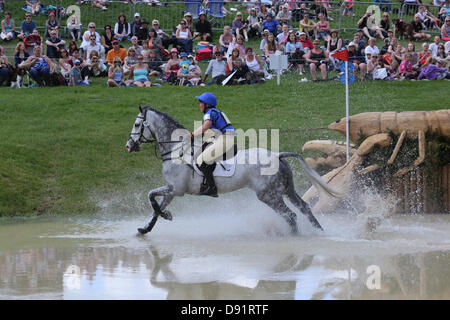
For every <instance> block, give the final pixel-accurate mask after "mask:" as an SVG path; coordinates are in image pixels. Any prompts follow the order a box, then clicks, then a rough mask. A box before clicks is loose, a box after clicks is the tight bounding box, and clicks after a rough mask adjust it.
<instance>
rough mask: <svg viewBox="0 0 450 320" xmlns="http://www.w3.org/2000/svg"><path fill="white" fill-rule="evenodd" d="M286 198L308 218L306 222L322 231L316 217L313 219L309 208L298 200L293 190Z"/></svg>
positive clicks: (298, 197) (300, 199)
mask: <svg viewBox="0 0 450 320" xmlns="http://www.w3.org/2000/svg"><path fill="white" fill-rule="evenodd" d="M288 198H289V200H290V201H291V202H292V203H293V204H294V205H295V206H296V207H297V208H298V209H299V210H300V212H301V213H303V214H304V215H305V216H306V217H307V218H308V220H309V221H310V222H311V224H312V225H313V226H314V227H315V228H317V229H320V230H322V231H323V228H322V226H321V225H320V223H319V221H317V219H316V217H314V215H313V213H312V211H311V208H310V206H309V205H308V204H307V203H306V202H305V201H303V200H302V198H300V196H299V195H298V194H297V192H295V190H291V191H290V192H289V193H288Z"/></svg>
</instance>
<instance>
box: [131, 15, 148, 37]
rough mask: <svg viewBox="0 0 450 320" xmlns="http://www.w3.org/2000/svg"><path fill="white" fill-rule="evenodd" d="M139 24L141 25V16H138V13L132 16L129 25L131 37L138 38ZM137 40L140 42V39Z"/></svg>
mask: <svg viewBox="0 0 450 320" xmlns="http://www.w3.org/2000/svg"><path fill="white" fill-rule="evenodd" d="M146 22H147V21H146ZM141 24H142V20H141V15H140V14H139V12H136V13H135V14H134V19H133V22H131V23H130V28H131V35H132V36H136V37H138V30H139V28H140V27H141ZM147 26H148V22H147ZM145 35H147V32H146V33H145ZM138 38H139V37H138ZM139 40H141V39H139ZM142 40H144V39H142Z"/></svg>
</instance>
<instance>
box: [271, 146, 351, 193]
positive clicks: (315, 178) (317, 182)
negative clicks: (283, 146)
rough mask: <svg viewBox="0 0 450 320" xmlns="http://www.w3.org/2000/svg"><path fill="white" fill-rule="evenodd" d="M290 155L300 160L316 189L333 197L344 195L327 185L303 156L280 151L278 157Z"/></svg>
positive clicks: (288, 156)
mask: <svg viewBox="0 0 450 320" xmlns="http://www.w3.org/2000/svg"><path fill="white" fill-rule="evenodd" d="M290 157H294V158H296V159H297V160H298V161H299V162H300V164H301V166H302V168H303V170H304V171H305V174H306V176H307V177H308V179H309V180H310V181H311V183H312V184H313V185H314V186H315V187H316V189H317V191H319V190H320V189H322V190H324V191H325V192H326V193H328V194H329V195H331V196H333V197H336V198H343V197H345V194H344V193H342V192H340V191H337V190H336V189H334V188H333V187H331V186H330V185H328V184H327V183H326V182H325V181H324V180H323V179H322V177H321V176H320V175H319V174H318V173H317V172H316V171H315V170H314V169H313V168H311V167H310V166H309V165H308V164H307V163H306V161H305V160H304V159H303V157H302V156H301V155H299V154H297V153H294V152H281V153H279V154H278V158H279V159H283V158H290Z"/></svg>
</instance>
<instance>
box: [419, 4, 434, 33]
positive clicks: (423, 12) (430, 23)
mask: <svg viewBox="0 0 450 320" xmlns="http://www.w3.org/2000/svg"><path fill="white" fill-rule="evenodd" d="M417 14H418V15H419V17H420V21H422V23H423V25H424V26H425V28H426V29H433V28H435V27H436V21H438V20H439V19H438V18H436V17H435V16H434V15H433V14H432V13H431V12H428V10H427V7H425V6H419V10H418V11H417Z"/></svg>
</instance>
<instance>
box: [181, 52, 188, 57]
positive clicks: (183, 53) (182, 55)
mask: <svg viewBox="0 0 450 320" xmlns="http://www.w3.org/2000/svg"><path fill="white" fill-rule="evenodd" d="M187 56H188V55H187V53H186V52H182V53H181V54H180V58H183V57H187Z"/></svg>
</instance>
